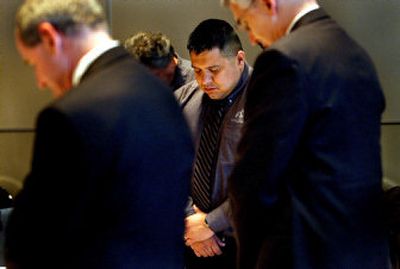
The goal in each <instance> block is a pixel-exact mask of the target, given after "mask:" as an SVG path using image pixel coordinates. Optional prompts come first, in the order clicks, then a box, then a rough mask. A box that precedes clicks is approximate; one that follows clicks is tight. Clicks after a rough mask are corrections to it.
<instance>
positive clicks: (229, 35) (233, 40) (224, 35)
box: [187, 19, 243, 56]
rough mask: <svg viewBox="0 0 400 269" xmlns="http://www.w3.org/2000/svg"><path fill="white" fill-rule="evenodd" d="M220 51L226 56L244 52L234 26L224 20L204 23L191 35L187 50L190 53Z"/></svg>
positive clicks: (209, 20) (212, 20)
mask: <svg viewBox="0 0 400 269" xmlns="http://www.w3.org/2000/svg"><path fill="white" fill-rule="evenodd" d="M213 48H218V49H220V51H221V53H222V54H223V55H225V56H235V55H236V54H237V52H238V51H239V50H243V47H242V43H241V42H240V39H239V37H238V35H237V34H236V32H235V31H234V29H233V28H232V26H231V25H230V24H229V23H227V22H226V21H224V20H219V19H208V20H205V21H202V22H201V23H200V24H199V25H198V26H197V27H196V28H195V29H194V30H193V32H192V33H191V34H190V36H189V40H188V43H187V49H188V50H189V52H190V53H192V52H194V53H195V54H199V53H201V52H203V51H208V50H212V49H213Z"/></svg>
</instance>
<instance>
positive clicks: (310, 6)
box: [286, 3, 319, 34]
mask: <svg viewBox="0 0 400 269" xmlns="http://www.w3.org/2000/svg"><path fill="white" fill-rule="evenodd" d="M318 8H319V5H318V4H317V3H313V4H311V5H309V6H307V7H306V8H304V9H303V10H301V11H300V12H299V13H297V15H296V16H295V17H294V19H293V20H292V22H291V23H290V24H289V27H288V28H287V30H286V34H289V33H290V31H292V28H293V26H294V25H295V24H296V22H298V21H299V20H300V19H301V18H302V17H303V16H304V15H306V14H307V13H309V12H311V11H313V10H316V9H318Z"/></svg>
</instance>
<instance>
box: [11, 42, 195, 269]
mask: <svg viewBox="0 0 400 269" xmlns="http://www.w3.org/2000/svg"><path fill="white" fill-rule="evenodd" d="M192 157H193V148H192V142H191V136H190V131H189V129H188V128H187V126H186V124H185V121H184V118H183V116H182V114H181V112H180V108H179V106H178V105H177V103H176V101H175V98H174V97H173V95H172V93H171V90H169V89H168V88H167V87H166V86H164V85H163V84H162V83H161V82H159V80H158V79H155V78H153V76H152V75H150V73H148V71H147V70H145V68H143V67H142V66H140V65H139V64H138V63H136V62H135V61H134V60H132V59H131V57H130V56H129V54H128V53H127V52H126V51H125V50H124V49H122V48H121V47H117V48H114V49H111V50H109V51H107V52H106V53H104V54H103V55H102V56H100V58H98V59H97V60H96V61H95V62H94V63H93V64H92V65H91V66H90V68H89V69H88V70H87V72H86V73H85V75H84V77H83V79H82V81H81V83H80V84H79V86H78V87H77V88H75V89H72V90H71V91H70V92H69V93H68V94H67V95H66V96H64V97H63V98H61V99H60V100H57V101H56V102H54V103H53V104H51V105H50V106H49V107H47V108H45V109H44V110H43V111H42V112H41V113H40V115H39V118H38V121H37V134H36V140H35V148H34V156H33V162H32V169H31V172H30V174H29V176H28V177H27V178H26V181H25V185H24V188H23V190H22V191H21V193H20V194H19V196H18V197H17V200H16V201H15V203H16V204H15V209H14V211H13V213H12V215H11V217H10V221H9V225H8V228H7V239H6V248H7V250H6V251H7V257H6V258H7V260H8V261H9V262H13V263H16V264H17V265H18V266H19V268H107V269H118V268H141V269H143V268H148V269H150V268H151V269H154V268H171V269H172V268H174V269H175V268H176V269H178V268H179V269H181V268H182V267H183V249H184V244H183V230H184V223H183V219H184V208H185V204H186V202H187V195H188V189H189V187H188V186H189V182H190V174H191V167H192Z"/></svg>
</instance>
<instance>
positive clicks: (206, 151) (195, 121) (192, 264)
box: [175, 19, 251, 269]
mask: <svg viewBox="0 0 400 269" xmlns="http://www.w3.org/2000/svg"><path fill="white" fill-rule="evenodd" d="M187 48H188V50H189V53H190V59H191V62H192V66H193V69H194V72H195V77H196V81H194V82H191V83H188V84H187V85H184V86H183V87H182V88H180V89H178V90H177V91H176V92H175V95H176V96H177V98H178V100H179V102H180V104H181V106H182V109H183V112H184V115H185V116H186V119H187V120H188V123H189V126H190V127H191V130H192V134H193V137H194V141H195V144H196V149H197V150H196V157H195V161H194V168H193V176H192V189H191V196H190V203H189V207H188V210H187V218H186V231H185V239H186V244H187V245H188V246H189V247H190V249H188V250H187V252H186V254H187V255H186V268H187V269H196V268H198V269H203V268H204V269H205V268H207V269H213V268H216V269H234V268H235V262H236V244H235V240H234V238H233V230H232V227H231V221H230V202H229V199H228V197H227V185H228V183H227V180H228V176H229V174H230V172H231V171H232V167H233V163H234V156H235V152H236V146H237V143H238V142H239V139H240V134H241V128H242V126H243V106H244V101H245V92H246V86H247V82H248V80H249V77H250V73H251V68H250V67H249V66H248V65H247V63H246V60H245V52H244V51H243V48H242V44H241V42H240V39H239V37H238V35H237V34H236V32H235V31H234V29H233V28H232V26H231V25H230V24H229V23H227V22H226V21H223V20H219V19H207V20H204V21H202V22H201V23H200V24H199V25H197V26H196V28H195V29H194V30H193V31H192V33H191V34H190V36H189V40H188V44H187Z"/></svg>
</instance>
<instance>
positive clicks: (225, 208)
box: [206, 199, 232, 233]
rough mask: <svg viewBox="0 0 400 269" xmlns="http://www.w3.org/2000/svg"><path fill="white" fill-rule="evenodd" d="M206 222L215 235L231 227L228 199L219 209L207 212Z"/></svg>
mask: <svg viewBox="0 0 400 269" xmlns="http://www.w3.org/2000/svg"><path fill="white" fill-rule="evenodd" d="M206 220H207V223H208V226H209V227H210V228H211V230H213V231H214V232H216V233H217V232H222V231H225V230H227V229H229V228H230V227H231V226H232V225H231V222H230V203H229V199H226V200H225V201H224V202H223V203H222V204H221V205H220V206H219V207H217V208H215V209H214V210H212V211H211V212H209V213H208V214H207V217H206Z"/></svg>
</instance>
